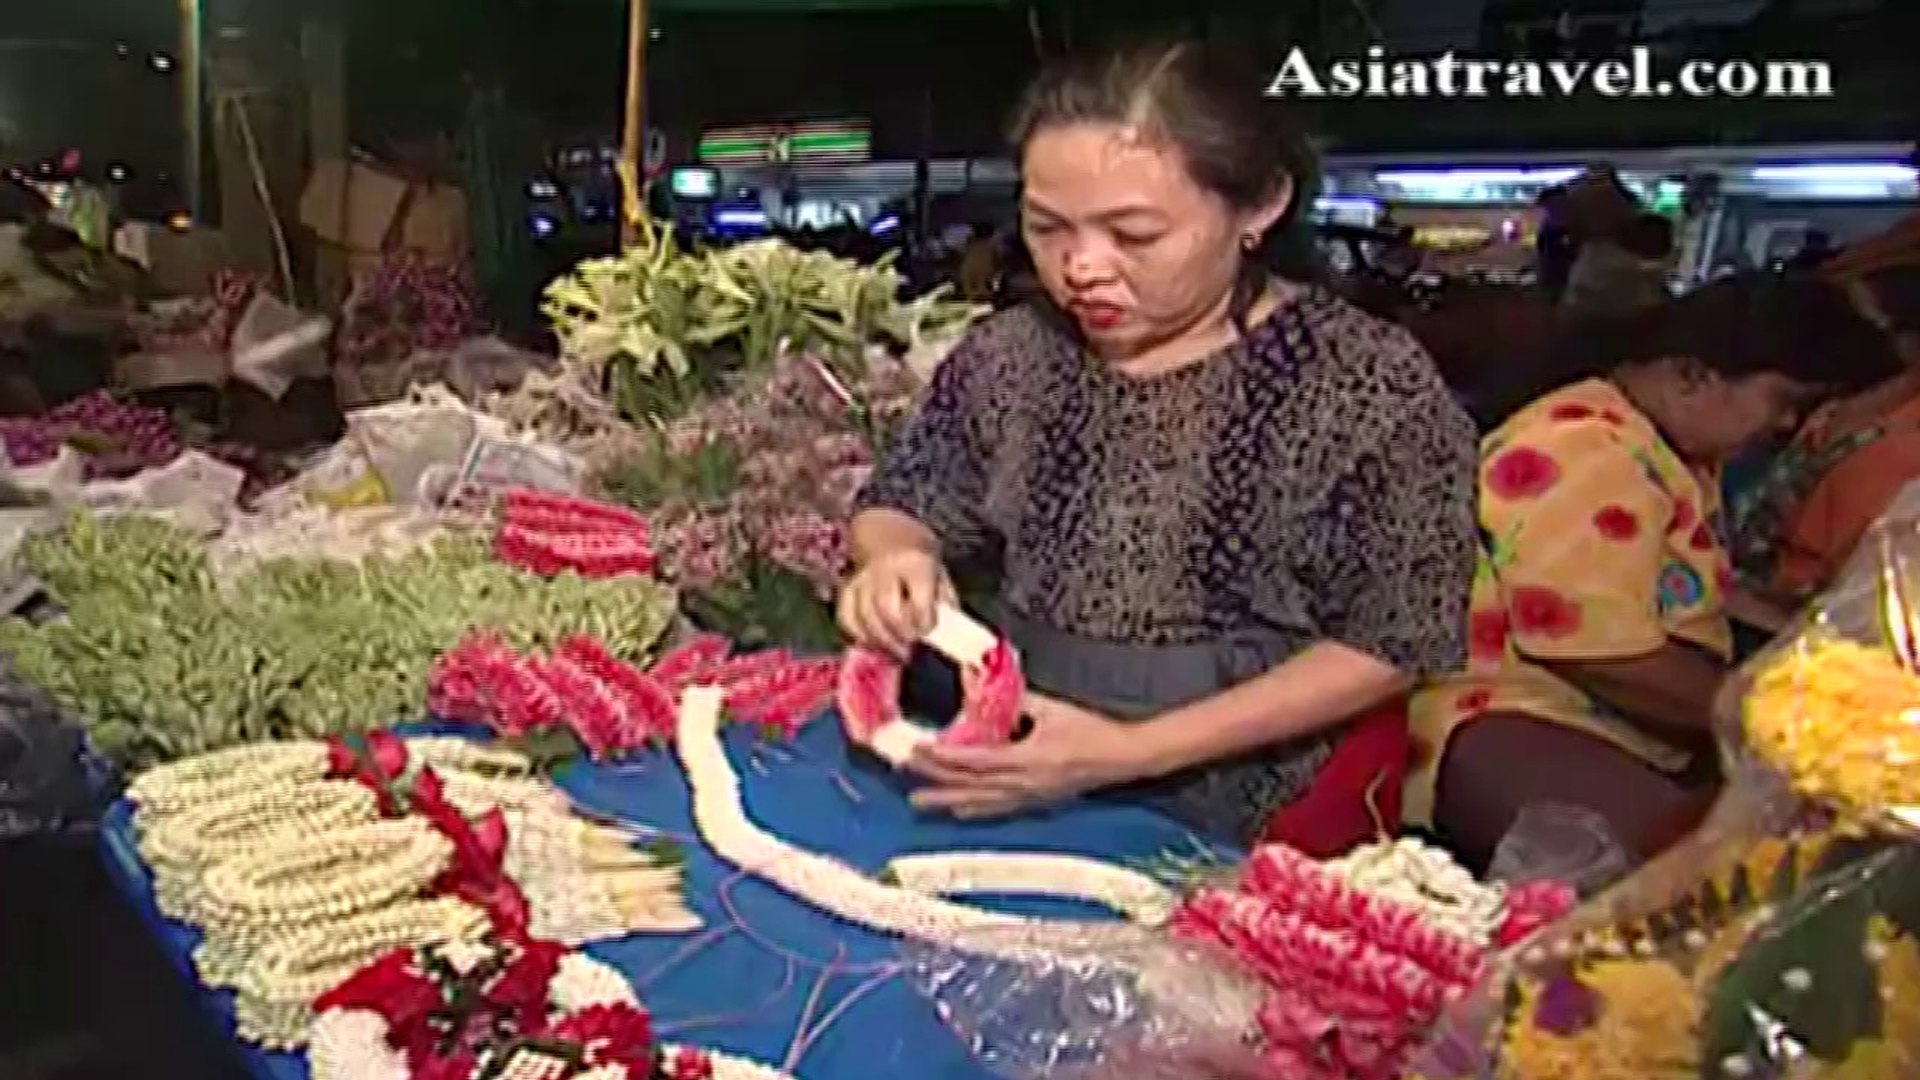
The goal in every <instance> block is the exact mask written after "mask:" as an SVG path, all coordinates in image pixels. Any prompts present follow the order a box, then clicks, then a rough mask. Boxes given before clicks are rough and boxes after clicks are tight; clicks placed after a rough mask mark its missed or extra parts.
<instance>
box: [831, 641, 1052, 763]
mask: <svg viewBox="0 0 1920 1080" xmlns="http://www.w3.org/2000/svg"><path fill="white" fill-rule="evenodd" d="M924 640H925V642H926V644H928V645H929V646H931V647H932V648H933V649H935V651H937V652H939V653H941V654H942V655H944V656H946V658H947V659H949V660H951V661H953V662H954V664H955V665H956V666H957V667H958V668H959V671H960V689H961V706H960V713H959V715H958V716H956V717H954V719H953V722H952V723H950V724H948V725H947V726H946V727H944V728H942V729H941V730H940V731H939V732H938V733H926V732H921V731H919V730H918V729H914V728H911V727H910V725H908V724H907V722H906V718H905V717H904V716H902V715H901V712H900V690H901V686H900V680H901V676H902V671H903V669H902V665H901V662H900V661H899V660H898V659H897V658H895V657H893V656H890V655H888V654H886V653H883V652H880V651H878V650H875V649H863V648H856V649H850V650H848V652H847V656H846V660H845V661H844V662H843V663H842V665H841V670H840V683H839V687H838V689H837V697H838V701H839V705H840V718H841V721H842V723H843V724H845V726H846V729H847V735H848V737H849V738H851V739H852V740H853V741H854V742H856V743H858V744H860V745H862V746H867V747H871V748H873V749H874V750H875V752H876V753H879V754H880V755H881V756H883V757H888V758H890V759H891V758H895V757H897V756H898V755H899V754H900V753H901V752H902V751H903V748H902V747H900V746H898V745H894V742H895V740H894V739H893V738H892V737H891V735H892V733H896V732H905V733H907V734H908V735H910V736H911V737H913V738H915V739H925V738H933V739H937V740H939V741H940V742H944V743H948V744H950V745H956V746H995V745H999V744H1001V743H1006V742H1009V741H1011V740H1012V739H1013V737H1014V732H1015V730H1016V728H1017V727H1018V725H1019V722H1020V704H1021V702H1022V700H1024V698H1025V697H1026V689H1027V687H1026V679H1025V677H1024V676H1023V675H1022V674H1021V671H1020V658H1019V656H1018V655H1017V654H1016V653H1015V652H1014V651H1013V647H1012V646H1011V645H1009V644H1008V643H1007V641H1006V639H1004V638H1001V637H998V636H997V635H995V634H994V633H993V632H992V631H990V630H988V629H987V628H986V627H984V626H981V625H980V624H978V623H976V622H974V621H973V620H972V619H971V618H968V617H967V616H966V615H965V614H963V613H961V612H960V611H958V610H957V609H953V608H946V609H943V610H942V611H941V613H940V619H939V622H938V623H937V624H936V625H935V627H934V629H933V631H932V632H930V633H929V634H928V635H927V636H926V638H925V639H924ZM897 763H898V762H897V761H896V764H897Z"/></svg>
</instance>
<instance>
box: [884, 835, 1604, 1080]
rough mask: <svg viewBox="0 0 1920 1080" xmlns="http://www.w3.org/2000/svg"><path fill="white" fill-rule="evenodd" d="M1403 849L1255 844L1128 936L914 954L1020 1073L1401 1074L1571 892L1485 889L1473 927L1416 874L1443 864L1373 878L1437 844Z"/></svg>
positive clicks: (918, 966) (979, 1045)
mask: <svg viewBox="0 0 1920 1080" xmlns="http://www.w3.org/2000/svg"><path fill="white" fill-rule="evenodd" d="M1408 845H1409V842H1407V841H1401V842H1397V843H1393V844H1384V845H1380V846H1378V848H1376V849H1374V851H1373V854H1371V855H1367V854H1361V855H1356V856H1350V857H1349V858H1347V859H1344V860H1335V861H1332V862H1326V863H1321V862H1316V861H1314V860H1312V859H1310V858H1308V857H1307V856H1305V855H1303V854H1301V853H1299V852H1297V851H1294V850H1292V849H1290V848H1286V847H1284V846H1281V845H1266V846H1262V847H1259V848H1256V849H1255V850H1254V851H1253V852H1251V853H1250V854H1249V856H1248V857H1247V859H1246V861H1245V862H1244V863H1243V864H1242V865H1241V867H1240V868H1239V870H1238V871H1237V873H1235V874H1234V875H1233V876H1232V877H1231V878H1228V879H1214V878H1212V877H1208V878H1207V879H1205V880H1206V883H1205V884H1200V885H1198V886H1197V887H1195V888H1193V890H1192V891H1191V892H1190V893H1188V895H1187V897H1186V899H1185V900H1184V902H1183V903H1181V904H1180V906H1179V907H1177V908H1176V909H1175V910H1174V912H1173V914H1172V916H1171V917H1170V918H1169V920H1168V922H1167V924H1166V926H1165V927H1164V928H1161V929H1158V930H1155V931H1151V932H1149V931H1146V930H1142V931H1141V937H1140V940H1139V942H1138V944H1136V945H1134V946H1132V947H1129V948H1115V947H1112V946H1110V945H1108V946H1103V947H1102V948H1100V949H1098V950H1072V949H1071V948H1070V947H1068V946H1065V945H1061V946H1057V947H1056V946H1054V945H1052V944H1051V943H1048V942H1045V941H1042V942H1039V943H1038V944H1039V946H1040V947H1042V948H1057V951H1056V954H1055V955H1049V956H1043V957H1041V958H1039V959H1035V958H1034V956H1033V955H1032V954H1031V952H1029V953H1024V954H1012V955H1014V956H1015V958H1013V959H1009V958H1008V957H1009V955H1010V954H1009V953H1008V952H1007V951H1005V950H992V949H981V948H978V947H974V948H968V947H965V946H964V945H962V946H958V947H954V948H951V949H947V950H939V949H932V948H930V947H927V946H916V947H915V948H914V949H913V951H912V952H911V953H910V955H909V958H908V967H909V969H910V970H911V971H912V972H913V973H914V974H915V975H916V977H917V981H918V983H919V985H920V987H921V989H922V990H923V991H924V992H925V993H927V994H928V995H929V996H930V997H931V998H932V999H933V1000H934V1001H935V1002H936V1003H937V1005H938V1006H939V1008H940V1011H941V1015H942V1016H943V1017H944V1018H945V1019H946V1021H947V1023H948V1024H949V1025H950V1026H951V1027H952V1028H953V1029H954V1030H955V1031H956V1032H957V1033H959V1034H960V1035H961V1037H962V1038H963V1039H965V1040H966V1041H967V1043H968V1045H969V1046H970V1047H972V1049H973V1050H974V1052H975V1053H976V1054H977V1055H978V1056H979V1057H980V1059H981V1060H982V1061H983V1062H985V1063H986V1064H988V1065H989V1066H990V1067H992V1068H994V1069H996V1070H998V1071H999V1072H1000V1073H1001V1075H1003V1076H1007V1077H1010V1078H1015V1080H1027V1078H1046V1080H1060V1078H1071V1080H1120V1078H1122V1077H1124V1078H1127V1080H1138V1078H1142V1077H1146V1078H1153V1077H1162V1076H1164V1077H1167V1078H1169V1080H1172V1078H1175V1077H1180V1078H1198V1077H1228V1078H1240V1077H1247V1078H1258V1080H1400V1077H1401V1070H1402V1067H1403V1065H1404V1064H1405V1062H1406V1061H1407V1060H1408V1059H1409V1058H1411V1056H1412V1055H1413V1054H1414V1053H1415V1052H1416V1051H1417V1050H1418V1049H1419V1048H1420V1046H1421V1045H1422V1044H1423V1043H1424V1040H1425V1038H1426V1036H1427V1034H1428V1032H1429V1030H1430V1028H1431V1025H1432V1024H1433V1023H1434V1022H1435V1021H1436V1020H1437V1019H1438V1018H1439V1016H1440V1015H1441V1012H1442V1010H1443V1008H1444V1007H1445V1006H1446V1005H1447V1004H1448V1003H1449V1002H1450V1001H1452V1000H1455V999H1457V998H1458V997H1459V996H1461V995H1463V994H1465V993H1467V992H1468V991H1470V990H1471V989H1472V988H1473V987H1474V986H1475V984H1476V980H1477V978H1478V976H1479V975H1480V973H1481V972H1482V971H1484V970H1485V968H1486V965H1487V963H1488V958H1489V956H1490V955H1491V950H1492V948H1494V947H1495V944H1494V943H1495V942H1499V941H1507V940H1514V939H1515V938H1517V937H1523V936H1525V935H1526V934H1528V933H1530V932H1531V931H1532V930H1533V929H1535V928H1537V927H1538V926H1540V925H1542V924H1544V923H1545V922H1548V921H1551V920H1552V919H1553V918H1557V917H1558V916H1560V915H1562V914H1564V913H1565V912H1566V911H1567V909H1568V907H1569V906H1570V905H1571V903H1572V899H1571V893H1570V890H1568V889H1567V888H1566V887H1565V886H1564V885H1559V884H1557V883H1556V884H1552V885H1541V884H1536V885H1529V886H1522V887H1518V888H1515V889H1513V890H1507V891H1501V890H1484V891H1485V892H1486V894H1487V895H1488V896H1490V897H1491V899H1492V901H1493V904H1494V910H1492V911H1491V912H1488V913H1487V914H1489V915H1490V916H1491V917H1492V919H1493V922H1494V925H1492V926H1488V927H1483V928H1481V929H1480V930H1478V931H1475V930H1473V929H1471V928H1470V927H1469V926H1468V922H1467V921H1465V920H1462V919H1461V918H1459V917H1458V916H1460V915H1461V914H1462V913H1463V912H1468V911H1475V912H1477V911H1480V910H1481V909H1480V907H1479V905H1478V903H1477V902H1474V901H1472V900H1471V899H1470V898H1467V897H1465V896H1451V897H1447V898H1444V899H1443V898H1442V897H1440V896H1439V895H1437V894H1429V893H1423V892H1422V890H1421V888H1419V887H1418V886H1417V885H1416V884H1415V883H1416V882H1425V883H1427V884H1428V885H1430V886H1439V887H1441V888H1442V891H1446V892H1457V891H1458V890H1454V889H1453V886H1452V882H1453V877H1454V874H1455V873H1456V868H1452V864H1451V863H1450V862H1449V863H1447V864H1446V868H1444V869H1443V868H1441V867H1439V866H1436V865H1433V864H1426V863H1423V864H1421V865H1422V866H1424V867H1425V868H1426V869H1425V870H1424V871H1423V870H1422V869H1421V867H1416V866H1411V865H1409V866H1408V867H1407V870H1406V874H1407V876H1406V877H1405V878H1403V879H1401V881H1400V882H1399V883H1398V884H1393V885H1388V884H1383V883H1380V882H1379V881H1378V880H1377V879H1376V877H1375V876H1374V875H1375V872H1376V871H1378V870H1379V869H1380V868H1381V866H1383V865H1385V863H1384V862H1383V860H1390V859H1398V858H1400V857H1403V856H1414V855H1417V854H1419V853H1420V852H1426V851H1429V850H1430V849H1425V848H1420V846H1419V845H1413V847H1412V848H1410V847H1409V846H1408ZM1416 848H1418V849H1419V850H1418V851H1415V850H1414V849H1416ZM1460 873H1463V872H1460ZM1368 881H1371V882H1375V883H1374V884H1372V885H1362V884H1361V883H1362V882H1368ZM1461 884H1463V885H1464V886H1466V887H1468V888H1469V890H1470V891H1473V892H1475V893H1478V892H1480V891H1482V887H1481V886H1476V885H1473V883H1471V881H1470V880H1469V881H1465V882H1462V883H1461ZM1401 885H1405V886H1408V888H1406V889H1404V890H1403V889H1402V888H1401ZM1412 894H1421V895H1423V896H1424V897H1425V900H1424V905H1422V904H1416V902H1415V901H1414V900H1412V899H1408V898H1407V897H1408V896H1410V895H1412ZM1543 897H1550V898H1549V899H1543ZM1548 908H1550V914H1536V912H1542V911H1545V910H1547V909H1548ZM1510 935H1512V936H1510Z"/></svg>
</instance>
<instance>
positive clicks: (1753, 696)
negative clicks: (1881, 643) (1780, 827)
mask: <svg viewBox="0 0 1920 1080" xmlns="http://www.w3.org/2000/svg"><path fill="white" fill-rule="evenodd" d="M1744 723H1745V727H1746V736H1747V742H1748V744H1749V745H1751V746H1752V747H1753V750H1754V752H1755V753H1757V754H1758V755H1759V756H1760V757H1761V759H1762V760H1764V761H1766V762H1767V763H1768V764H1769V765H1772V766H1773V767H1774V768H1776V769H1779V770H1780V771H1781V772H1783V773H1785V774H1786V776H1787V777H1788V779H1789V780H1790V782H1791V783H1792V784H1793V786H1794V789H1795V790H1796V791H1798V792H1799V793H1801V794H1802V795H1805V796H1807V797H1808V798H1811V799H1815V800H1819V801H1822V802H1826V803H1829V804H1831V805H1834V806H1835V807H1837V808H1839V809H1840V810H1842V811H1844V812H1845V813H1846V814H1847V815H1848V816H1850V817H1852V818H1855V819H1857V820H1860V821H1864V822H1873V821H1880V820H1882V819H1884V818H1885V816H1886V814H1887V812H1888V811H1889V810H1893V809H1898V808H1903V807H1904V808H1909V809H1911V808H1914V807H1920V676H1916V675H1915V674H1914V673H1913V672H1911V671H1908V670H1907V669H1906V668H1905V667H1903V666H1902V665H1901V664H1900V662H1899V660H1898V659H1897V658H1896V657H1895V656H1894V655H1893V653H1891V652H1889V651H1888V650H1886V649H1882V648H1875V647H1870V646H1865V645H1860V644H1857V643H1854V642H1851V641H1844V640H1840V639H1836V638H1830V637H1822V638H1814V639H1811V640H1809V641H1808V642H1807V643H1806V644H1805V645H1804V646H1803V647H1800V648H1796V649H1793V650H1790V651H1788V652H1786V653H1783V654H1782V655H1781V656H1780V657H1779V658H1778V659H1776V660H1774V661H1773V663H1771V664H1769V665H1767V666H1766V667H1765V668H1763V669H1762V670H1761V671H1760V673H1759V675H1758V677H1757V678H1756V679H1755V681H1754V685H1753V689H1752V691H1751V693H1749V694H1748V696H1747V699H1746V707H1745V710H1744Z"/></svg>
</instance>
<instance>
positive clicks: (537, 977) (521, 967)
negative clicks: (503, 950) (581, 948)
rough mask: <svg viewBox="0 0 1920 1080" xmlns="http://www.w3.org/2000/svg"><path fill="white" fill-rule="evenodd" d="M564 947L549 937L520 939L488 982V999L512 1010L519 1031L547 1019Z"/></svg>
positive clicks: (489, 1002)
mask: <svg viewBox="0 0 1920 1080" xmlns="http://www.w3.org/2000/svg"><path fill="white" fill-rule="evenodd" d="M565 955H566V949H564V948H562V947H560V946H559V945H555V944H554V943H552V942H550V941H527V942H524V943H522V944H521V945H520V946H519V948H518V950H517V952H516V953H515V955H514V957H513V959H512V960H511V961H510V962H509V963H508V964H507V966H506V968H505V969H504V970H503V971H501V972H500V974H499V975H497V976H495V977H494V979H493V981H492V982H490V983H488V984H487V987H486V990H485V991H484V992H483V994H484V996H485V997H486V999H487V1003H488V1004H489V1005H492V1006H493V1007H495V1008H497V1009H499V1010H500V1011H502V1012H506V1013H509V1014H511V1015H512V1016H513V1017H514V1020H515V1024H516V1026H518V1027H519V1028H520V1030H522V1031H533V1030H536V1029H538V1027H539V1026H540V1025H541V1024H542V1023H544V1022H545V1021H546V1016H547V1006H548V1001H549V1000H550V999H549V997H548V991H549V988H550V987H551V986H552V985H553V975H554V972H556V971H558V970H559V969H560V958H561V957H562V956H565Z"/></svg>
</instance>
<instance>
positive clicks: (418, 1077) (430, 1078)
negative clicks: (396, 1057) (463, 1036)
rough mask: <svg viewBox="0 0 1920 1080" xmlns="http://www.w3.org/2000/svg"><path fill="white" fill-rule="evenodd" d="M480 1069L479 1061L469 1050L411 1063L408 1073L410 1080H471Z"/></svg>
mask: <svg viewBox="0 0 1920 1080" xmlns="http://www.w3.org/2000/svg"><path fill="white" fill-rule="evenodd" d="M479 1069H480V1059H479V1058H478V1057H476V1056H474V1053H473V1051H471V1050H461V1051H459V1052H457V1053H455V1054H452V1055H451V1056H441V1055H439V1054H434V1055H431V1056H429V1057H426V1058H424V1059H422V1060H418V1061H415V1062H413V1067H412V1070H411V1071H410V1072H409V1073H408V1076H409V1077H411V1080H473V1074H474V1073H475V1072H478V1071H479Z"/></svg>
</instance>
